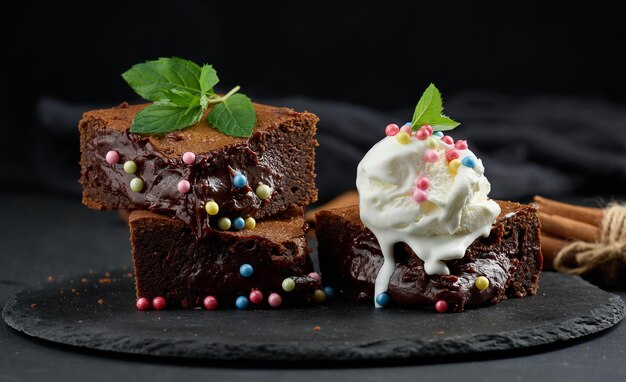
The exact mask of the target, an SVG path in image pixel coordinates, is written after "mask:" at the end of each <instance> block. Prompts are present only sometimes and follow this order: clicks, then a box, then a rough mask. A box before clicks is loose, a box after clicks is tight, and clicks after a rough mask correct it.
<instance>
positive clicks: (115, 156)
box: [105, 150, 120, 164]
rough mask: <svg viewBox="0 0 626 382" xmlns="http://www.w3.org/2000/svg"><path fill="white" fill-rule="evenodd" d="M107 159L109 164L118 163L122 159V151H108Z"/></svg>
mask: <svg viewBox="0 0 626 382" xmlns="http://www.w3.org/2000/svg"><path fill="white" fill-rule="evenodd" d="M105 159H106V161H107V163H108V164H116V163H117V162H119V161H120V153H118V152H117V151H115V150H111V151H109V152H108V153H107V155H106V157H105Z"/></svg>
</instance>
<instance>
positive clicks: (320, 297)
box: [313, 289, 326, 302]
mask: <svg viewBox="0 0 626 382" xmlns="http://www.w3.org/2000/svg"><path fill="white" fill-rule="evenodd" d="M324 300H326V293H324V291H323V290H321V289H316V290H315V292H313V301H315V302H324Z"/></svg>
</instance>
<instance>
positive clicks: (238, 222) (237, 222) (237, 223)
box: [231, 218, 246, 231]
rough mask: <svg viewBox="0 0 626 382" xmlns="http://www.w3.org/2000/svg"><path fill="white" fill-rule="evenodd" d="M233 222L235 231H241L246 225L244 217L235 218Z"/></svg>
mask: <svg viewBox="0 0 626 382" xmlns="http://www.w3.org/2000/svg"><path fill="white" fill-rule="evenodd" d="M231 224H232V227H233V229H234V230H235V231H241V230H242V229H243V227H245V226H246V222H245V221H244V220H243V218H234V219H233V220H232V222H231Z"/></svg>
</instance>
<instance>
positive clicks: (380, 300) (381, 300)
mask: <svg viewBox="0 0 626 382" xmlns="http://www.w3.org/2000/svg"><path fill="white" fill-rule="evenodd" d="M389 300H391V298H390V297H389V294H388V293H387V292H383V293H381V294H379V295H378V296H376V303H377V304H378V305H380V306H385V305H387V304H389Z"/></svg>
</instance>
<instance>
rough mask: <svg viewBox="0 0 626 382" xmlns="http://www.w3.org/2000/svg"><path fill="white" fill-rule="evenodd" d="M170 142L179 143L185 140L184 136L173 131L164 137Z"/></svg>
mask: <svg viewBox="0 0 626 382" xmlns="http://www.w3.org/2000/svg"><path fill="white" fill-rule="evenodd" d="M165 138H167V139H169V140H170V141H174V142H180V141H182V140H184V139H185V136H184V135H183V133H181V132H180V131H173V132H171V133H169V134H167V135H166V136H165Z"/></svg>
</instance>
